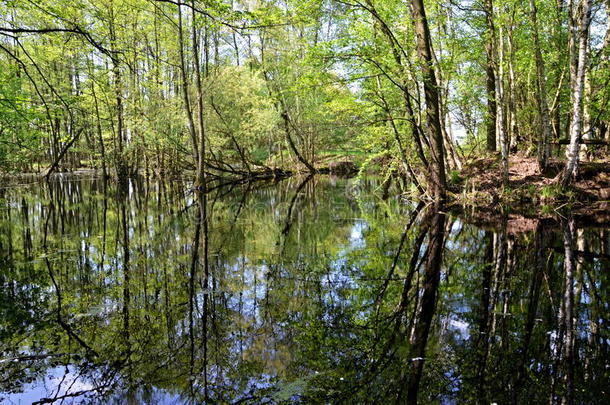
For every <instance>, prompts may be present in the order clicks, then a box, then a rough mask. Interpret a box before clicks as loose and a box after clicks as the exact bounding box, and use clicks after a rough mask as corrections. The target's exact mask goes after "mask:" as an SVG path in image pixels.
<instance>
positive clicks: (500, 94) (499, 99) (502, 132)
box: [496, 26, 508, 186]
mask: <svg viewBox="0 0 610 405" xmlns="http://www.w3.org/2000/svg"><path fill="white" fill-rule="evenodd" d="M496 106H497V109H496V132H497V133H498V134H499V140H500V153H501V156H502V184H504V185H505V186H506V185H508V136H507V134H506V120H505V114H504V112H505V108H504V107H505V96H504V35H503V29H502V26H500V31H499V33H498V74H497V75H496Z"/></svg>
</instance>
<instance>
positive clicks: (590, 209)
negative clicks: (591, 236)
mask: <svg viewBox="0 0 610 405" xmlns="http://www.w3.org/2000/svg"><path fill="white" fill-rule="evenodd" d="M562 169H563V162H561V161H559V160H552V161H551V162H549V168H548V170H547V172H546V173H541V172H540V170H539V169H538V164H537V162H536V159H535V158H532V157H524V156H518V155H517V156H511V157H510V160H509V182H508V185H507V186H504V185H503V184H502V173H501V168H500V159H499V157H497V156H493V157H484V158H479V159H475V160H472V161H469V162H467V163H466V164H465V165H464V167H463V169H462V171H461V172H459V173H452V175H451V176H450V179H451V180H450V187H449V188H450V191H449V200H450V203H449V206H450V207H451V209H452V210H454V211H460V212H463V213H465V214H468V216H470V217H471V218H476V222H477V223H479V224H488V225H490V226H492V227H493V225H494V224H495V222H497V219H498V218H499V217H501V215H500V216H499V215H498V214H500V213H505V214H506V215H508V216H512V217H513V219H515V221H514V222H515V224H516V227H515V229H519V228H523V226H522V225H523V224H526V223H527V222H528V221H527V218H532V217H535V218H538V219H540V218H545V217H548V218H551V217H556V215H557V214H561V213H566V212H569V213H570V214H572V215H576V216H578V217H581V218H582V220H583V221H584V222H587V223H590V222H591V221H590V218H595V221H593V222H598V221H599V220H600V218H601V220H602V222H603V223H609V222H610V217H609V216H608V212H609V209H610V162H608V161H594V162H583V163H581V165H580V170H579V175H578V178H577V181H576V182H574V183H573V184H572V186H570V187H569V188H568V189H567V190H562V189H561V187H560V186H559V185H558V176H559V174H560V172H561V170H562ZM517 219H518V220H517ZM524 227H525V228H526V229H528V228H530V226H524Z"/></svg>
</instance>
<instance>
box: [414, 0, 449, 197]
mask: <svg viewBox="0 0 610 405" xmlns="http://www.w3.org/2000/svg"><path fill="white" fill-rule="evenodd" d="M411 6H412V9H411V12H412V16H413V25H414V28H415V38H416V43H417V54H418V56H419V59H420V62H421V68H422V74H423V85H424V96H425V100H426V119H427V128H428V133H429V139H430V150H431V156H430V179H429V182H430V186H431V188H432V195H433V197H434V200H435V201H441V200H443V199H444V198H445V189H446V180H445V151H444V145H443V131H442V129H441V114H440V103H439V92H438V83H437V81H436V75H435V73H434V67H433V57H432V41H431V38H430V29H429V28H428V21H427V19H426V10H425V8H424V3H423V0H411Z"/></svg>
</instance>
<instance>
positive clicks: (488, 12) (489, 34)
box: [484, 0, 496, 152]
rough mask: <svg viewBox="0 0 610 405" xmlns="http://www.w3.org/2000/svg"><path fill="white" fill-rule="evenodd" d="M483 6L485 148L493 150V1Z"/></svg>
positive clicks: (494, 101)
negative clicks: (484, 23)
mask: <svg viewBox="0 0 610 405" xmlns="http://www.w3.org/2000/svg"><path fill="white" fill-rule="evenodd" d="M484 8H485V16H486V17H485V22H486V33H485V54H486V57H487V64H486V66H485V73H486V81H485V84H486V91H487V120H486V122H487V139H486V141H487V144H486V147H487V150H488V151H490V152H495V150H496V71H495V51H494V50H495V35H496V34H495V26H494V18H493V16H494V13H493V1H492V0H486V1H485V4H484Z"/></svg>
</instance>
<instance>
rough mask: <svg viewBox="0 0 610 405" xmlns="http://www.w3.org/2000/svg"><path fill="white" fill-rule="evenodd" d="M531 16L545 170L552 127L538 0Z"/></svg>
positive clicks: (541, 157) (540, 161)
mask: <svg viewBox="0 0 610 405" xmlns="http://www.w3.org/2000/svg"><path fill="white" fill-rule="evenodd" d="M530 17H531V20H532V29H533V34H534V56H535V58H536V73H537V75H538V113H539V115H540V123H541V124H542V133H541V134H540V138H539V142H538V165H539V167H540V170H541V171H542V172H544V171H545V170H546V166H547V163H548V159H549V157H550V154H551V151H550V146H549V145H550V144H549V142H550V140H551V130H552V129H551V115H550V113H549V103H548V98H547V89H546V69H545V65H544V59H542V51H541V49H540V38H539V35H538V11H537V9H536V0H530Z"/></svg>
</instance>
